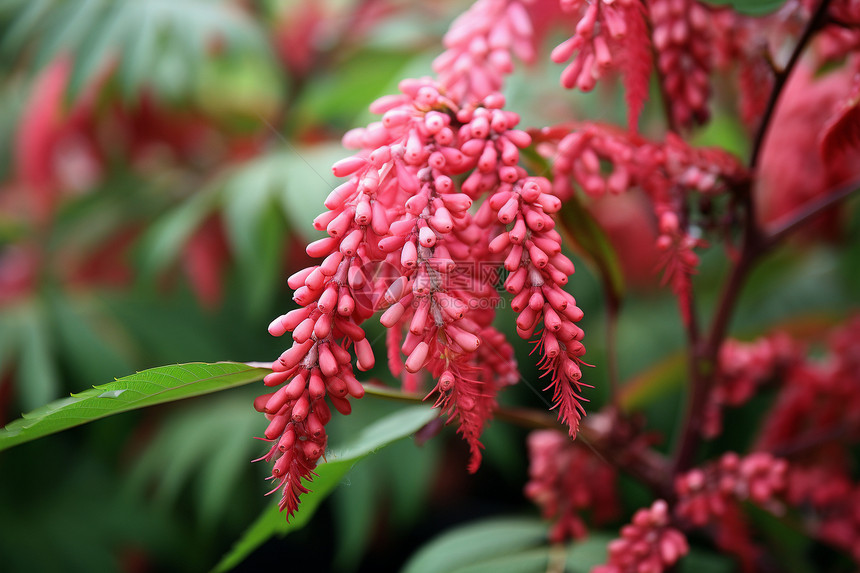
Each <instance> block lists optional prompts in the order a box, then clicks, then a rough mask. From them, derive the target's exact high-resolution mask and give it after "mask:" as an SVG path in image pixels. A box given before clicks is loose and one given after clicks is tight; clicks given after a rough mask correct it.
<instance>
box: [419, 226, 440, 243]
mask: <svg viewBox="0 0 860 573" xmlns="http://www.w3.org/2000/svg"><path fill="white" fill-rule="evenodd" d="M418 240H419V241H420V243H421V244H422V245H423V246H425V247H428V248H429V247H432V246H433V245H435V244H436V233H434V232H433V229H431V228H430V227H421V229H420V230H419V231H418Z"/></svg>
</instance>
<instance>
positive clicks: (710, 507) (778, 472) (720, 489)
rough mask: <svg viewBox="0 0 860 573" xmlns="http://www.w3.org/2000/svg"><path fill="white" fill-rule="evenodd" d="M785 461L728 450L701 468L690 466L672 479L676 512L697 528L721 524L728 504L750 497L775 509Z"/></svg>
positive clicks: (781, 484)
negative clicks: (739, 454) (675, 493)
mask: <svg viewBox="0 0 860 573" xmlns="http://www.w3.org/2000/svg"><path fill="white" fill-rule="evenodd" d="M787 469H788V463H787V462H786V461H785V460H782V459H778V458H774V457H773V456H772V455H771V454H768V453H766V452H755V453H752V454H749V455H747V456H745V457H743V458H741V457H739V456H738V455H737V454H735V453H732V452H729V453H727V454H724V455H723V457H722V458H720V460H719V461H718V462H715V463H713V464H711V465H709V466H706V467H705V468H704V469H698V468H697V469H693V470H691V471H689V472H688V473H686V474H683V475H680V476H678V477H677V478H676V480H675V490H676V492H677V494H678V503H677V506H676V507H675V514H676V515H677V516H678V517H679V518H680V519H683V520H685V521H687V522H689V523H691V524H692V525H694V526H696V527H704V526H706V525H709V524H711V525H716V526H718V525H720V518H721V517H722V516H723V514H724V513H725V512H726V511H727V508H728V506H729V505H730V504H732V503H736V502H738V501H746V500H749V501H751V502H752V503H754V504H756V505H758V506H761V507H765V508H768V507H770V508H775V507H777V506H776V505H775V501H776V497H777V496H779V495H781V494H782V493H783V492H784V490H785V487H786V471H787Z"/></svg>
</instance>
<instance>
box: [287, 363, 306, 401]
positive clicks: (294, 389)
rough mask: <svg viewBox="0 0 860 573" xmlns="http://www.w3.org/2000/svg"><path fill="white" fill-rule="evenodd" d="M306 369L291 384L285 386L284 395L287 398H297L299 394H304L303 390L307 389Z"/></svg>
mask: <svg viewBox="0 0 860 573" xmlns="http://www.w3.org/2000/svg"><path fill="white" fill-rule="evenodd" d="M306 372H307V371H306V370H304V371H302V372H301V373H300V374H298V375H297V376H296V377H295V378H293V379H292V380H291V381H290V383H289V384H287V385H286V386H284V395H285V396H286V398H287V400H288V401H289V400H297V399H298V397H299V396H301V395H302V392H304V391H305V384H306V382H307V381H306Z"/></svg>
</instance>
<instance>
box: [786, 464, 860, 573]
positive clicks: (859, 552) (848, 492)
mask: <svg viewBox="0 0 860 573" xmlns="http://www.w3.org/2000/svg"><path fill="white" fill-rule="evenodd" d="M829 462H830V463H824V464H819V465H815V466H801V465H792V466H791V468H790V469H789V473H788V493H787V496H786V497H787V499H788V502H789V503H790V504H792V505H793V506H795V507H796V508H797V509H798V511H799V512H800V515H801V517H802V519H803V523H804V525H805V527H806V528H807V529H808V530H809V531H810V533H811V534H812V535H813V536H814V537H817V538H818V539H820V540H822V541H824V542H825V543H829V544H831V545H833V546H834V547H838V548H840V549H842V550H843V551H845V552H847V553H849V554H850V555H851V556H852V557H853V559H854V561H855V562H856V563H860V485H858V484H857V483H852V480H851V479H850V478H849V476H848V474H847V472H846V471H845V469H844V468H841V467H839V466H838V465H837V464H833V463H832V460H829Z"/></svg>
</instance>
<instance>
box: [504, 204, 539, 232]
mask: <svg viewBox="0 0 860 573" xmlns="http://www.w3.org/2000/svg"><path fill="white" fill-rule="evenodd" d="M519 211H520V202H519V200H518V199H517V197H511V198H510V199H508V201H507V202H506V203H505V204H504V205H503V206H502V208H501V209H499V221H501V222H502V223H503V224H505V225H507V224H508V223H511V222H513V220H514V219H515V218H516V216H517V213H519ZM529 226H531V225H529ZM536 230H540V229H536Z"/></svg>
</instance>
